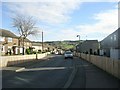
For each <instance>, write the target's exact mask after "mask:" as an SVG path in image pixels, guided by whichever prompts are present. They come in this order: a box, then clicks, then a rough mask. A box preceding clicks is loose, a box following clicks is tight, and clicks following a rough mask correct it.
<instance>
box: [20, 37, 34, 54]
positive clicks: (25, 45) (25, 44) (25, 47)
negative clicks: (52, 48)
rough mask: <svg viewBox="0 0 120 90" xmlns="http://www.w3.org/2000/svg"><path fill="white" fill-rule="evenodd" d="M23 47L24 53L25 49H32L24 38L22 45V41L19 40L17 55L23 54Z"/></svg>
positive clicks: (28, 41) (30, 43) (29, 42)
mask: <svg viewBox="0 0 120 90" xmlns="http://www.w3.org/2000/svg"><path fill="white" fill-rule="evenodd" d="M23 46H24V53H25V52H26V49H28V48H31V47H32V42H31V41H30V40H29V39H27V38H25V39H24V44H23V40H22V39H20V38H19V44H18V47H19V49H20V50H19V53H20V54H23Z"/></svg>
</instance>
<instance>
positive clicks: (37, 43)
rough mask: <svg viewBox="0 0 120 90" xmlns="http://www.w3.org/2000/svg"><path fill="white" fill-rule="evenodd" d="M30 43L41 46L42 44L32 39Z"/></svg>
mask: <svg viewBox="0 0 120 90" xmlns="http://www.w3.org/2000/svg"><path fill="white" fill-rule="evenodd" d="M32 45H33V46H41V45H42V44H41V42H34V41H33V42H32Z"/></svg>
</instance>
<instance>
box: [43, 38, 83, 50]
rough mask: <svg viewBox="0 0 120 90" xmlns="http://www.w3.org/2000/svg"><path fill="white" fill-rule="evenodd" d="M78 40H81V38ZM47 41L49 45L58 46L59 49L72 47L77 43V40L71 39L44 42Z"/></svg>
mask: <svg viewBox="0 0 120 90" xmlns="http://www.w3.org/2000/svg"><path fill="white" fill-rule="evenodd" d="M80 42H83V40H81V41H80ZM44 43H47V44H49V45H51V46H54V47H55V48H60V49H73V48H75V46H76V45H77V44H79V41H78V40H77V41H71V40H65V41H47V42H44Z"/></svg>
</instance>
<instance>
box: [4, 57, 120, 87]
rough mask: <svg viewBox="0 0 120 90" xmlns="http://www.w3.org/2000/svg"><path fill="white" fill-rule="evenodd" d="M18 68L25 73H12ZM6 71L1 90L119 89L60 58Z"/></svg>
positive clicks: (78, 62)
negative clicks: (54, 89)
mask: <svg viewBox="0 0 120 90" xmlns="http://www.w3.org/2000/svg"><path fill="white" fill-rule="evenodd" d="M18 67H19V68H23V67H24V68H25V69H23V70H21V71H19V72H15V70H16V68H18ZM7 68H9V69H7ZM7 68H6V69H3V73H2V87H3V88H119V85H120V82H119V80H118V79H117V78H115V77H113V76H112V75H110V74H108V73H106V72H105V71H103V70H101V69H99V68H97V67H96V66H94V65H92V64H90V63H88V62H87V61H84V60H82V59H80V58H78V57H74V59H64V57H63V56H62V55H50V56H47V57H46V58H44V59H41V60H36V61H31V62H29V63H24V64H19V65H16V66H11V67H7ZM10 68H12V69H10Z"/></svg>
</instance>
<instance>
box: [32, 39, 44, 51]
mask: <svg viewBox="0 0 120 90" xmlns="http://www.w3.org/2000/svg"><path fill="white" fill-rule="evenodd" d="M32 48H33V51H37V52H38V51H42V43H41V42H35V41H33V42H32Z"/></svg>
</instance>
